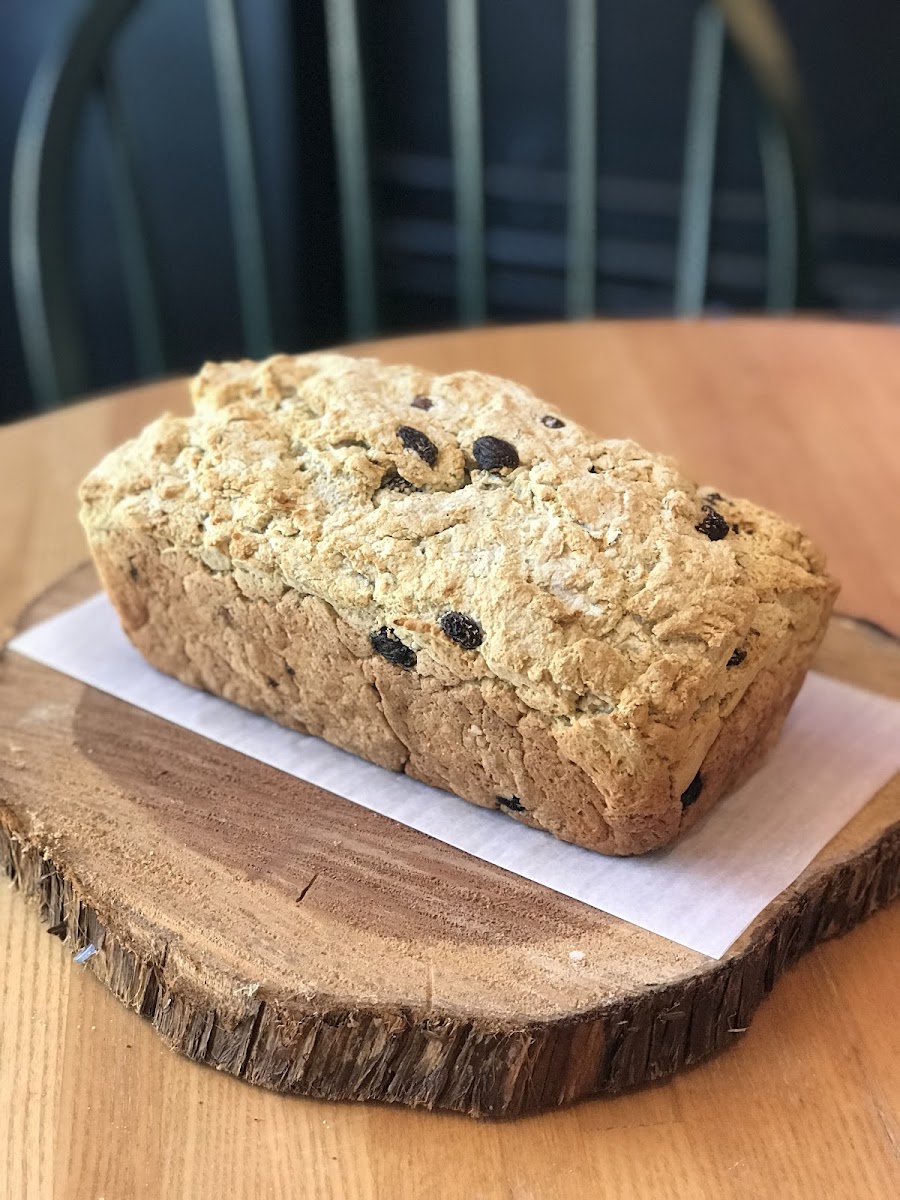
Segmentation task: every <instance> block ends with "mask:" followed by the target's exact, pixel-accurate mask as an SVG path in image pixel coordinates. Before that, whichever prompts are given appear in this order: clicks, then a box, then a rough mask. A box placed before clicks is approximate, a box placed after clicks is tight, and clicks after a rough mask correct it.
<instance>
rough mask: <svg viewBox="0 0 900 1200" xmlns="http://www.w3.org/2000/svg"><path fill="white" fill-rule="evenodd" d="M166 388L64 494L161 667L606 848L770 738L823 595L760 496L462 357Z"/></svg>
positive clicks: (716, 788) (217, 370)
mask: <svg viewBox="0 0 900 1200" xmlns="http://www.w3.org/2000/svg"><path fill="white" fill-rule="evenodd" d="M193 398H194V407H195V413H194V415H193V416H192V417H189V418H187V419H184V418H180V417H172V416H165V417H163V418H161V419H160V420H159V421H156V422H155V423H154V424H153V425H151V426H149V428H147V429H145V430H144V432H143V433H142V434H141V435H140V437H138V438H137V439H136V440H134V441H132V442H129V443H127V444H126V445H124V446H122V447H120V448H119V449H118V450H116V451H114V452H113V453H112V454H110V455H109V456H108V457H107V458H106V459H104V461H103V462H102V463H101V464H100V465H99V466H98V467H97V468H96V469H95V470H94V471H93V472H92V473H91V474H90V475H89V476H88V478H87V479H86V480H85V482H84V484H83V485H82V490H81V498H82V501H83V507H82V514H81V515H82V520H83V523H84V527H85V529H86V530H87V534H88V538H89V540H90V545H91V550H92V552H93V555H94V558H95V560H96V563H97V567H98V569H99V571H100V575H101V577H102V580H103V583H104V586H105V587H106V590H107V591H108V592H109V595H110V597H111V598H112V601H113V603H114V604H115V606H116V608H117V609H118V611H119V614H120V616H121V619H122V624H123V626H124V628H125V630H126V632H127V634H128V636H129V637H130V638H131V640H132V641H133V642H134V644H135V645H136V646H137V647H138V649H139V650H141V652H142V653H143V654H144V655H145V656H146V657H147V658H148V659H149V660H150V662H151V663H153V664H154V665H155V666H157V667H158V668H159V669H160V670H162V671H166V672H168V673H169V674H171V675H176V676H178V678H179V679H182V680H184V681H185V682H186V683H189V684H192V685H194V686H195V687H202V688H206V689H208V690H209V691H210V692H215V693H217V694H218V695H221V696H226V697H227V698H228V699H229V700H234V701H236V702H237V703H238V704H242V705H244V706H245V707H247V708H251V709H254V710H256V711H258V712H262V713H266V714H267V715H268V716H270V717H273V718H274V719H275V720H276V721H280V722H282V723H283V724H285V725H290V726H292V727H293V728H295V729H301V730H306V731H308V732H310V733H313V734H317V735H319V736H321V737H324V738H327V739H328V740H329V741H330V742H334V743H335V744H336V745H338V746H342V747H344V748H345V749H347V750H352V751H353V752H355V753H357V754H361V755H363V756H364V757H365V758H368V759H371V760H372V761H373V762H376V763H380V764H381V765H382V766H384V767H389V768H390V769H392V770H395V771H405V772H407V773H408V774H409V775H413V776H415V777H416V778H417V779H423V780H425V781H427V782H428V783H432V784H436V785H437V786H438V787H442V788H447V789H449V790H450V791H453V792H456V793H457V795H459V796H463V797H464V798H465V799H467V800H471V801H473V802H474V803H476V804H481V805H485V806H486V807H490V808H499V809H500V810H501V811H502V812H504V813H506V814H508V815H509V816H510V817H512V818H513V819H514V820H518V821H524V822H525V823H526V824H529V825H535V826H537V827H539V828H541V829H547V830H550V832H552V833H554V834H556V835H557V836H558V837H561V838H565V839H566V840H567V841H572V842H577V843H578V844H580V845H582V846H588V847H591V848H592V849H594V850H600V851H602V852H604V853H609V854H638V853H641V852H643V851H646V850H651V849H653V848H654V847H657V846H663V845H665V844H666V843H667V842H670V841H672V839H673V838H675V837H676V836H677V835H678V834H679V833H680V832H681V831H683V830H684V829H685V828H687V827H688V826H689V825H690V824H692V823H693V822H694V821H695V820H696V819H697V817H698V816H699V815H700V814H702V813H703V812H705V811H706V810H707V809H709V808H710V806H711V805H713V804H714V803H715V801H716V800H717V799H718V798H719V797H720V796H721V795H723V793H725V792H726V791H728V790H729V789H731V788H732V787H733V786H734V785H735V784H736V783H738V782H739V781H741V780H742V779H743V778H744V777H746V776H747V774H748V773H749V772H751V771H752V770H753V769H754V768H755V767H756V766H757V765H758V764H759V762H760V761H761V759H762V758H763V756H764V754H765V753H766V751H767V750H768V749H769V747H770V746H771V745H772V744H773V742H774V741H775V738H776V737H777V735H778V732H779V729H780V727H781V724H782V722H783V720H784V717H785V714H786V713H787V710H788V708H789V707H790V704H791V701H792V700H793V698H794V696H795V695H796V693H797V690H798V688H799V687H800V684H801V682H802V680H803V677H804V674H805V673H806V670H807V667H808V666H809V662H810V659H811V657H812V654H813V652H814V650H815V648H816V646H817V645H818V642H819V639H820V638H821V636H822V633H823V631H824V628H825V623H826V621H827V618H828V613H829V611H830V608H831V604H832V600H833V597H834V593H835V585H834V583H833V581H832V580H831V579H830V578H829V576H828V575H827V574H826V573H825V570H824V564H823V558H822V555H821V554H820V552H819V551H818V550H817V549H816V547H815V546H814V545H813V544H812V543H811V542H810V541H809V540H808V539H807V538H806V537H804V536H803V534H802V533H801V532H800V531H799V530H798V529H795V528H794V527H793V526H792V525H789V524H788V523H787V522H785V521H783V520H781V519H780V518H779V517H776V516H773V515H772V514H771V513H768V512H765V511H764V510H763V509H760V508H757V507H756V506H755V505H753V504H750V503H748V502H747V501H744V500H732V499H728V498H726V497H724V496H721V495H719V494H718V493H716V492H711V491H698V489H697V487H696V486H695V484H694V483H692V482H691V481H690V480H689V479H687V478H685V476H684V475H683V474H682V473H681V472H680V470H679V469H678V467H677V466H676V464H675V463H673V462H672V461H670V460H669V459H666V458H660V457H658V456H656V455H653V454H649V453H648V452H647V451H645V450H642V449H641V448H640V446H637V445H635V443H634V442H630V441H606V440H603V439H601V438H599V437H595V436H594V435H593V434H590V433H587V432H586V431H585V430H583V429H580V428H578V427H577V426H575V425H573V424H572V423H571V422H569V421H566V420H565V419H563V418H561V417H559V416H557V415H556V414H555V413H554V412H552V411H550V410H549V409H548V406H547V405H546V404H544V403H543V402H542V401H540V400H539V399H537V398H536V397H535V396H534V395H533V394H532V393H531V392H529V391H528V390H527V389H526V388H524V387H520V386H519V385H517V384H515V383H510V382H508V381H507V380H504V379H496V378H492V377H491V376H488V375H481V374H478V373H477V372H474V371H463V372H460V373H458V374H455V375H445V376H434V375H431V374H429V373H428V372H427V371H422V370H418V369H416V368H415V367H392V366H384V365H382V364H380V363H378V362H376V361H374V360H372V359H354V358H345V357H343V356H341V355H337V354H308V355H303V356H301V357H296V358H293V357H287V356H281V357H277V358H272V359H269V360H268V361H267V362H264V363H261V364H255V363H251V362H241V363H228V364H223V365H219V366H213V365H207V366H206V367H204V368H203V370H202V371H201V372H200V375H199V376H198V377H197V378H196V379H195V381H194V384H193Z"/></svg>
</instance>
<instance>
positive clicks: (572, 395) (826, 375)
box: [0, 321, 900, 1200]
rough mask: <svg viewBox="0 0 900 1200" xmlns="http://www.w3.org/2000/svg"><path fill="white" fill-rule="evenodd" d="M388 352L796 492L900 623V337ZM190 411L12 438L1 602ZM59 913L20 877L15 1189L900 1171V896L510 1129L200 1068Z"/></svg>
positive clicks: (203, 1191)
mask: <svg viewBox="0 0 900 1200" xmlns="http://www.w3.org/2000/svg"><path fill="white" fill-rule="evenodd" d="M378 349H379V352H380V353H381V354H382V356H383V357H386V358H391V359H393V360H395V361H400V360H404V359H412V360H416V361H419V362H421V363H422V364H423V365H426V366H430V367H433V368H434V369H437V370H447V369H452V368H459V367H465V366H475V367H480V368H481V369H487V370H494V371H497V372H499V373H506V374H511V375H516V376H518V377H519V378H522V379H523V380H525V381H526V382H528V383H529V384H531V385H532V386H533V387H535V388H536V390H538V391H540V392H542V393H543V394H544V395H546V396H547V397H548V399H551V400H553V401H555V402H556V403H558V404H559V405H560V406H561V407H562V408H563V409H564V410H568V411H569V412H570V413H572V415H573V416H577V417H579V418H580V419H582V420H584V421H586V423H588V424H590V425H592V426H593V427H595V428H597V429H598V430H600V431H601V432H604V433H608V434H614V433H629V434H633V435H634V436H637V437H638V438H639V439H641V440H643V441H645V442H646V443H647V444H648V445H651V446H653V447H654V448H657V449H661V450H670V451H672V452H674V453H676V454H679V455H680V456H681V457H682V458H683V459H684V460H685V461H686V462H687V464H688V465H689V466H690V467H692V468H693V470H694V471H695V473H696V474H697V475H698V476H700V477H702V478H706V479H709V480H710V481H714V482H715V483H716V484H717V485H718V486H719V487H720V488H722V489H723V490H724V489H725V488H727V487H731V488H732V489H734V490H736V491H740V490H743V491H745V492H747V493H749V494H752V495H754V496H755V497H756V498H758V499H760V500H762V501H763V502H767V503H770V504H773V505H775V506H776V507H779V508H781V509H782V510H784V511H785V512H786V513H788V514H790V515H792V516H794V517H796V518H797V519H798V520H799V521H801V522H803V523H804V524H806V525H807V526H808V527H809V529H810V531H811V532H812V533H814V534H815V535H816V536H818V538H819V539H820V540H821V541H822V542H823V544H824V545H825V547H826V549H827V551H828V552H829V555H830V558H831V562H832V564H833V566H834V569H835V570H836V572H837V573H838V574H839V575H841V576H842V578H843V579H844V582H845V587H844V594H843V597H842V600H841V603H842V606H843V608H844V609H845V610H849V611H853V612H857V613H859V614H861V615H864V616H866V617H869V618H871V619H874V620H876V621H879V622H881V623H882V624H884V625H886V626H887V627H889V628H892V629H893V630H894V631H897V630H898V629H900V618H898V614H900V560H898V558H897V556H896V553H895V552H894V550H893V548H892V547H893V543H892V541H891V539H890V538H888V537H886V528H888V527H890V525H891V523H892V518H891V513H892V512H893V513H895V514H896V512H897V495H898V493H900V461H898V456H897V453H896V446H897V444H898V436H897V435H898V432H900V405H898V404H897V396H898V395H900V332H898V331H896V330H892V329H878V328H869V327H865V326H848V325H840V324H819V323H814V322H786V323H772V322H755V321H740V322H729V323H716V324H711V325H708V326H702V325H696V324H688V325H677V324H671V323H657V322H653V323H648V324H645V325H632V324H628V323H625V324H602V323H598V324H593V323H592V324H584V325H573V326H560V327H555V328H553V327H541V328H537V329H534V328H518V329H498V330H492V329H488V330H481V331H477V332H471V331H470V332H466V333H462V334H450V335H445V336H444V335H442V336H434V337H423V338H419V339H404V340H403V341H399V342H395V343H385V344H384V345H383V346H381V347H379V348H378ZM185 403H186V392H185V388H184V385H183V384H182V383H180V382H173V383H171V384H160V385H154V386H151V387H147V388H143V389H140V390H137V391H134V392H130V393H123V394H120V395H117V396H112V397H108V398H104V399H102V400H100V401H96V402H94V403H92V404H90V405H85V406H79V407H77V408H74V409H71V410H68V411H66V412H64V413H61V414H56V415H54V416H51V417H48V418H41V419H40V420H37V421H31V422H27V423H25V424H23V425H20V426H17V427H13V428H11V429H8V430H4V431H2V432H0V522H2V526H3V530H4V536H3V537H2V538H0V618H3V619H4V620H5V621H6V622H7V623H9V622H11V621H12V619H13V618H14V616H15V614H16V613H17V612H18V611H19V610H20V609H21V608H22V607H23V605H24V604H25V602H26V601H27V600H28V599H29V598H30V597H32V596H33V595H35V594H36V593H37V592H38V591H39V590H40V589H41V588H43V587H45V586H47V585H48V584H50V583H51V582H52V581H53V580H54V579H56V578H58V577H59V575H60V574H61V573H63V572H64V571H65V570H66V569H68V568H69V567H72V566H74V565H75V564H77V563H78V562H80V561H81V560H82V558H83V556H84V549H83V543H82V541H81V538H80V534H79V532H78V528H77V523H76V520H75V510H74V504H73V501H72V495H73V491H74V488H75V486H76V484H77V482H78V480H79V479H80V477H81V476H82V475H83V474H84V472H85V471H86V470H87V468H88V467H89V466H90V465H92V463H93V462H94V461H95V460H96V458H98V457H99V455H100V454H101V453H102V452H103V451H104V450H105V449H107V448H109V447H111V446H112V445H114V444H115V443H116V442H118V441H119V440H121V439H122V438H123V437H124V436H127V435H129V434H131V433H133V432H135V431H136V430H137V429H138V428H139V427H140V426H141V425H142V424H143V423H145V422H146V421H147V420H148V419H150V418H151V417H152V416H155V415H157V414H158V413H159V412H160V411H162V410H163V409H164V408H179V407H184V405H185ZM873 514H874V516H873ZM875 517H877V518H878V519H875ZM311 890H312V891H314V890H315V888H314V887H313V889H311ZM304 903H305V901H304ZM40 929H41V927H40V925H39V923H38V922H37V921H36V920H35V919H34V914H33V912H32V911H29V910H28V907H27V906H26V905H24V904H22V903H21V900H20V899H19V898H18V897H16V896H15V895H14V894H13V893H12V892H11V891H7V890H4V889H0V960H2V963H3V966H4V969H3V971H2V972H0V1180H2V1181H8V1190H9V1192H10V1194H11V1195H15V1196H23V1197H25V1196H27V1197H30V1196H42V1197H43V1196H52V1197H54V1200H55V1198H56V1197H66V1198H67V1200H70V1198H76V1197H77V1198H78V1200H81V1198H82V1197H97V1196H101V1195H105V1196H106V1197H107V1198H109V1197H111V1196H129V1197H130V1196H147V1197H155V1196H159V1195H163V1194H164V1195H166V1196H190V1197H201V1198H203V1197H220V1196H221V1195H223V1194H225V1195H229V1196H236V1197H243V1196H248V1197H249V1196H253V1197H257V1196H277V1197H281V1196H285V1197H287V1196H290V1197H294V1196H298V1195H310V1196H342V1197H343V1196H353V1197H356V1196H360V1197H370V1196H391V1197H405V1196H420V1195H425V1194H428V1195H441V1196H475V1195H478V1196H495V1195H497V1196H526V1195H528V1196H541V1197H544V1196H546V1197H557V1196H558V1197H564V1196H565V1197H570V1196H572V1197H574V1196H583V1195H591V1196H598V1197H605V1196H615V1197H632V1196H646V1195H648V1194H652V1195H654V1196H661V1197H662V1196H684V1195H691V1196H723V1197H726V1196H740V1197H744V1196H747V1197H750V1196H759V1195H776V1194H777V1195H779V1196H785V1197H789V1196H809V1195H821V1196H863V1195H873V1196H882V1195H892V1194H896V1193H897V1191H898V1190H900V1158H898V1154H897V1146H898V1145H900V1097H898V1072H897V1068H896V1064H897V1062H898V1061H900V1023H898V1022H896V1021H895V1020H893V1019H892V1018H891V1014H892V1012H894V1011H895V1008H896V996H897V995H898V993H900V955H898V952H897V947H898V945H900V937H898V935H900V906H896V905H895V906H894V907H893V908H891V909H889V910H887V911H885V912H884V913H882V914H880V915H878V916H876V917H874V918H873V919H872V920H871V921H868V922H866V923H865V924H864V925H862V926H861V927H860V928H859V929H858V930H856V932H854V933H853V934H852V936H850V937H847V938H842V939H837V940H835V941H831V942H828V943H826V944H825V945H823V946H821V947H819V948H818V949H817V950H816V951H815V952H814V953H812V954H810V955H808V956H806V957H805V958H804V959H803V960H801V962H800V963H799V965H798V966H797V967H796V968H795V969H794V970H793V971H790V972H788V974H786V975H785V976H784V977H783V979H782V980H781V981H780V983H779V985H778V987H777V989H776V992H775V995H774V996H773V998H772V999H771V1000H770V1001H769V1002H768V1003H767V1004H765V1005H763V1006H762V1008H761V1009H760V1011H759V1013H758V1015H757V1016H756V1018H755V1020H754V1022H753V1027H752V1029H751V1030H750V1032H749V1033H748V1034H747V1035H746V1036H745V1037H742V1038H740V1039H738V1040H736V1044H735V1045H734V1047H733V1048H732V1049H731V1050H730V1051H729V1053H728V1054H725V1055H721V1056H719V1057H717V1058H714V1059H712V1060H710V1061H709V1062H708V1063H706V1064H705V1065H704V1066H703V1067H702V1068H701V1069H699V1070H691V1071H688V1072H683V1073H680V1074H678V1075H676V1076H674V1077H673V1078H672V1079H671V1080H670V1081H669V1082H668V1083H666V1084H665V1085H664V1086H657V1087H655V1088H651V1089H643V1090H641V1091H639V1092H634V1093H626V1094H623V1095H620V1096H617V1097H615V1098H610V1099H604V1100H602V1101H597V1102H593V1103H588V1104H581V1105H578V1106H575V1107H574V1108H569V1109H566V1110H564V1111H562V1112H558V1113H551V1114H545V1115H542V1116H540V1117H534V1118H527V1119H521V1120H519V1121H516V1122H512V1123H504V1124H499V1125H498V1124H496V1123H493V1124H488V1125H485V1124H479V1123H472V1122H469V1121H462V1122H461V1121H460V1120H458V1119H453V1118H451V1117H448V1116H446V1115H437V1114H429V1113H427V1112H424V1111H418V1112H411V1111H407V1110H404V1109H402V1108H399V1107H397V1106H392V1107H384V1106H352V1105H351V1106H347V1105H341V1104H335V1103H330V1102H324V1101H308V1100H305V1101H295V1100H290V1099H286V1098H284V1097H281V1096H278V1095H275V1094H273V1093H271V1092H266V1091H263V1090H262V1089H258V1088H248V1087H246V1086H245V1085H243V1084H241V1083H239V1082H238V1081H236V1080H234V1079H231V1078H229V1077H228V1076H227V1075H225V1074H223V1073H216V1072H212V1071H208V1070H203V1069H201V1068H199V1067H196V1066H193V1065H192V1064H190V1063H188V1062H186V1061H185V1059H183V1058H179V1057H177V1056H175V1055H172V1054H171V1053H170V1052H169V1051H168V1050H167V1049H165V1047H164V1046H163V1045H162V1042H161V1041H160V1040H159V1039H158V1038H156V1037H155V1036H154V1035H153V1033H152V1030H151V1029H150V1026H149V1023H148V1022H146V1021H142V1020H141V1019H140V1018H138V1017H137V1016H135V1015H133V1014H132V1013H130V1012H129V1011H128V1010H127V1009H126V1008H125V1007H124V1006H122V1005H119V1004H117V1003H115V1002H114V1001H113V1000H112V999H111V998H110V997H109V995H108V993H107V992H106V991H105V990H104V989H102V988H100V987H99V986H98V985H97V983H96V980H95V978H94V977H93V975H92V974H91V972H90V969H89V967H84V968H75V969H73V968H72V965H71V953H70V952H69V951H67V949H66V948H65V947H64V946H63V944H62V942H60V941H59V939H57V938H53V937H48V936H47V935H46V933H44V932H40ZM0 1192H2V1188H0Z"/></svg>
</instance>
